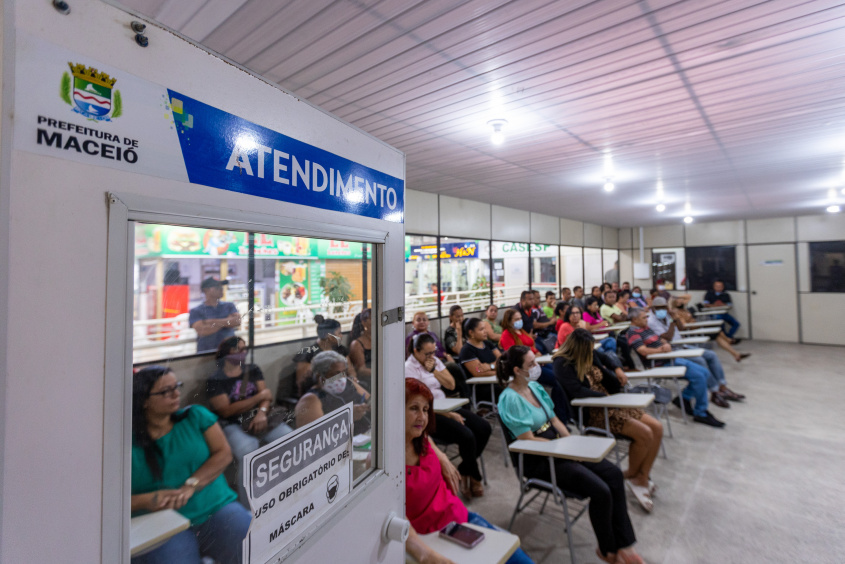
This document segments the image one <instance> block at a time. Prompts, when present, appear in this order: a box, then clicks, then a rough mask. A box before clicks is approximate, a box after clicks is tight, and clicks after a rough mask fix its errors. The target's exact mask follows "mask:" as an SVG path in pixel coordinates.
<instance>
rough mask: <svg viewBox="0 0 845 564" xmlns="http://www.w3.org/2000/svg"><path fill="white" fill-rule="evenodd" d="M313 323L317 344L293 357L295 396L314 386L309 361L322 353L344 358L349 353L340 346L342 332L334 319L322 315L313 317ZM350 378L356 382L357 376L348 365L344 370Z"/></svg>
mask: <svg viewBox="0 0 845 564" xmlns="http://www.w3.org/2000/svg"><path fill="white" fill-rule="evenodd" d="M314 322H315V323H316V324H317V342H316V343H315V344H313V345H311V346H310V347H305V348H303V349H300V351H299V352H298V353H297V354H296V355H294V357H293V362H294V364H295V365H296V395H297V396H301V395H302V394H303V393H304V392H305V390H307V389H309V388H310V387H311V386H313V384H314V380H313V376H312V373H311V361H312V360H313V358H314V357H315V356H316V355H317V354H319V353H320V352H322V351H335V352H337V353H339V354H341V355H343V356H344V357H348V356H349V351H348V350H347V348H346V347H344V346H343V345H342V344H341V338H342V337H343V331H341V327H340V322H339V321H338V320H336V319H326V318H324V317H323V316H322V315H319V314H318V315H315V316H314ZM346 372H347V374H348V375H349V377H350V378H352V379H353V380H355V381H357V380H358V374H357V373H356V372H355V366H354V365H353V364H352V363H349V367H348V368H347V370H346Z"/></svg>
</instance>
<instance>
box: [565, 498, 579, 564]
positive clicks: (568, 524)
mask: <svg viewBox="0 0 845 564" xmlns="http://www.w3.org/2000/svg"><path fill="white" fill-rule="evenodd" d="M563 520H564V523H565V525H566V537H567V539H568V541H569V558H570V559H571V560H572V564H576V562H577V561H576V559H575V543H574V541H573V540H572V522H571V521H570V520H569V505H568V504H567V503H566V497H565V496H564V498H563Z"/></svg>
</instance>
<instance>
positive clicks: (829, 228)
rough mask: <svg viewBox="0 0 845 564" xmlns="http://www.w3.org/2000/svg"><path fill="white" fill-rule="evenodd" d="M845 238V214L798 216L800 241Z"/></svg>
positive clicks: (838, 239)
mask: <svg viewBox="0 0 845 564" xmlns="http://www.w3.org/2000/svg"><path fill="white" fill-rule="evenodd" d="M842 239H845V214H841V213H837V214H830V213H829V214H825V215H804V216H800V217H799V218H798V240H799V241H840V240H842Z"/></svg>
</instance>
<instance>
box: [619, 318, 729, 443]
mask: <svg viewBox="0 0 845 564" xmlns="http://www.w3.org/2000/svg"><path fill="white" fill-rule="evenodd" d="M628 315H629V317H630V319H631V327H630V328H628V332H627V335H626V336H627V339H628V344H629V345H630V346H631V350H632V351H635V352H636V353H637V354H638V355H640V357H641V358H642V359H643V363H645V361H646V360H647V359H648V356H649V355H652V354H659V353H666V352H671V351H672V345H670V344H669V343H667V342H666V341H664V340H663V339H661V338H660V336H659V335H657V334H656V333H655V332H654V331H652V330H651V329H649V328H648V315H647V312H646V310H644V309H639V308H631V310H630V311H629V312H628ZM657 363H658V364H662V363H661V362H660V361H658V362H657ZM675 364H677V365H679V366H686V367H687V372H686V374H685V375H684V379H685V380H687V381H688V382H689V385H688V386H687V387H686V388H684V391H683V392H682V393H681V395H682V398H683V399H681V398H675V400H673V403H675V405H677V406H678V407H681V409H685V410H687V411H692V415H693V420H694V421H695V422H696V423H702V424H704V425H710V426H711V427H724V426H725V424H724V423H723V422H721V421H719V420H718V419H716V418H715V417H713V414H712V413H710V412H709V411H707V407H708V404H707V380H708V378H709V377H710V371H709V370H707V369H706V368H703V367H701V366H699V365H698V364H696V363H695V362H690V360H689V359H688V358H676V359H675ZM693 401H694V402H695V406H694V407H689V405H690V403H691V402H693ZM682 402H683V406H682V405H681V404H682Z"/></svg>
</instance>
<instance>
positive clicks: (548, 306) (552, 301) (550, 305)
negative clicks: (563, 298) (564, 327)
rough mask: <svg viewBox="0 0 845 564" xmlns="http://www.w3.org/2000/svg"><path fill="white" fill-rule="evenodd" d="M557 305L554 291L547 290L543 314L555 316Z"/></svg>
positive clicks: (552, 317) (550, 316)
mask: <svg viewBox="0 0 845 564" xmlns="http://www.w3.org/2000/svg"><path fill="white" fill-rule="evenodd" d="M556 305H557V297H556V296H555V293H554V292H552V291H549V292H546V302H545V303H544V304H543V308H542V309H543V314H544V315H545V316H546V317H548V318H549V319H554V318H555V306H556Z"/></svg>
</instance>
